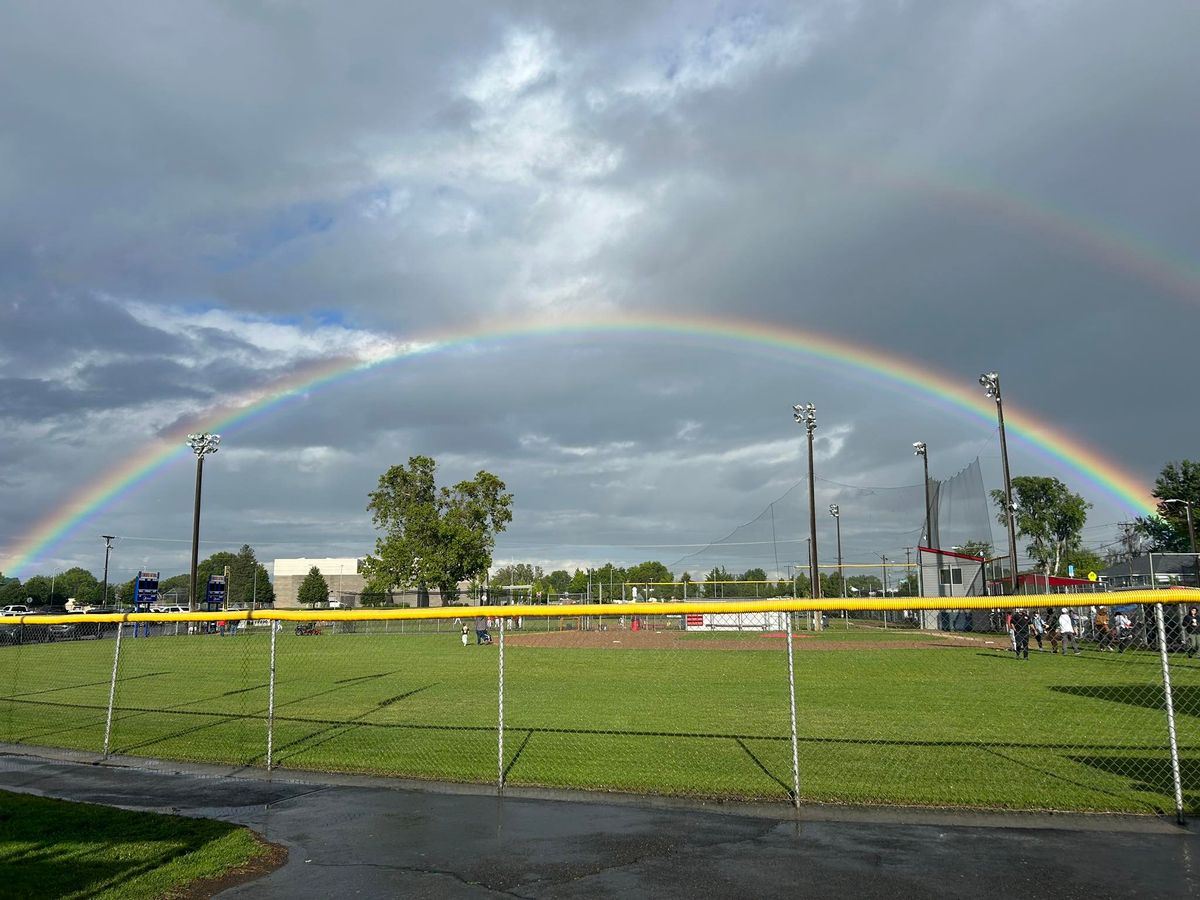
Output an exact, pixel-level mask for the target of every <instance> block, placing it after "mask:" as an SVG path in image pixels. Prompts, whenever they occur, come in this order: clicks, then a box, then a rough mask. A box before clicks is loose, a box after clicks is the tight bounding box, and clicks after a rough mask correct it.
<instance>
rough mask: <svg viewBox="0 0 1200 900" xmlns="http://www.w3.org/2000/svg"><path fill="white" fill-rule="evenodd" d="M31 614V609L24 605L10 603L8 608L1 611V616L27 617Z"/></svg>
mask: <svg viewBox="0 0 1200 900" xmlns="http://www.w3.org/2000/svg"><path fill="white" fill-rule="evenodd" d="M29 612H30V610H29V607H28V606H26V605H25V604H24V603H10V604H9V605H8V606H6V607H4V608H3V609H0V616H25V615H28V614H29Z"/></svg>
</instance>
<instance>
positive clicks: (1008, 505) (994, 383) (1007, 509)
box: [979, 372, 1017, 594]
mask: <svg viewBox="0 0 1200 900" xmlns="http://www.w3.org/2000/svg"><path fill="white" fill-rule="evenodd" d="M979 384H980V386H981V387H982V388H983V392H984V393H985V394H987V395H988V396H989V397H990V398H991V399H993V400H995V401H996V420H997V422H998V423H999V425H1000V461H1001V463H1002V464H1003V465H1004V515H1005V518H1007V519H1008V584H1009V593H1011V594H1016V593H1017V522H1016V517H1015V516H1014V515H1013V511H1014V510H1015V509H1016V507H1015V506H1014V505H1013V498H1012V477H1011V476H1010V475H1009V470H1008V441H1007V440H1006V439H1005V437H1004V401H1003V399H1002V398H1001V396H1000V376H999V374H997V373H996V372H985V373H983V374H982V375H980V376H979Z"/></svg>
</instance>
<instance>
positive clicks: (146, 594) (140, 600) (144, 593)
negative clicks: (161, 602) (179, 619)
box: [133, 572, 158, 612]
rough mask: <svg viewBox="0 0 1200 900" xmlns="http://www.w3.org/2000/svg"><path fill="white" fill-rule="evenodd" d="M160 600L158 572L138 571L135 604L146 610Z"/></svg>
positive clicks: (135, 606) (135, 585)
mask: <svg viewBox="0 0 1200 900" xmlns="http://www.w3.org/2000/svg"><path fill="white" fill-rule="evenodd" d="M157 602H158V573H157V572H138V573H137V579H136V580H135V581H134V583H133V606H134V609H136V610H138V611H139V612H145V611H146V610H148V609H150V607H151V606H153V605H154V604H155V603H157Z"/></svg>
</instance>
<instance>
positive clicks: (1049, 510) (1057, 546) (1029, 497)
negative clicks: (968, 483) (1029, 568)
mask: <svg viewBox="0 0 1200 900" xmlns="http://www.w3.org/2000/svg"><path fill="white" fill-rule="evenodd" d="M1012 488H1013V495H1014V502H1015V503H1016V506H1017V510H1016V514H1015V519H1016V523H1017V533H1018V534H1020V535H1022V536H1024V537H1026V538H1028V539H1029V544H1028V546H1027V547H1026V548H1025V552H1026V553H1028V554H1029V556H1030V558H1032V559H1033V560H1034V561H1036V562H1037V564H1038V565H1039V566H1040V567H1041V569H1042V571H1044V572H1045V573H1046V574H1047V575H1057V574H1058V573H1059V568H1060V567H1061V565H1062V560H1063V557H1064V556H1065V555H1066V554H1068V553H1071V552H1073V551H1075V550H1078V549H1079V547H1080V546H1081V544H1082V543H1083V526H1084V525H1085V524H1086V523H1087V511H1088V510H1089V509H1091V508H1092V504H1090V503H1088V502H1087V501H1086V500H1084V499H1083V497H1081V496H1080V495H1079V494H1075V493H1072V492H1071V490H1070V489H1069V488H1068V487H1067V486H1066V485H1065V484H1063V483H1062V482H1061V481H1059V480H1058V479H1057V478H1053V477H1049V476H1043V475H1018V476H1017V477H1016V478H1014V479H1013V480H1012ZM992 502H993V503H995V504H996V508H997V510H998V512H997V514H996V519H997V520H998V521H999V522H1000V524H1002V525H1007V524H1008V523H1007V516H1006V515H1005V512H1004V492H1003V491H1000V490H995V491H992Z"/></svg>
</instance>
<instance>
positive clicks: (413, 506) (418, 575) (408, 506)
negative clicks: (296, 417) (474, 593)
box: [363, 456, 513, 600]
mask: <svg viewBox="0 0 1200 900" xmlns="http://www.w3.org/2000/svg"><path fill="white" fill-rule="evenodd" d="M436 474H437V463H435V462H434V461H433V459H431V458H430V457H428V456H413V457H410V458H409V460H408V465H407V466H392V467H391V468H390V469H388V470H387V471H386V472H384V473H383V475H381V476H380V477H379V486H378V488H377V489H376V490H374V491H372V492H371V494H370V501H369V503H368V504H367V510H368V511H369V512H370V513H371V516H372V519H373V520H374V522H375V527H376V528H380V529H382V530H383V532H384V534H383V536H382V537H380V538H378V539H377V540H376V541H375V555H374V556H368V557H367V559H366V562H365V563H364V567H363V574H364V575H365V576H366V578H367V584H368V588H369V589H370V590H371V591H389V590H392V589H393V588H400V589H407V588H411V587H416V588H417V590H418V591H424V590H426V589H427V588H428V586H429V585H436V586H437V587H438V589H439V590H440V591H441V594H442V597H443V599H451V600H452V599H454V598H456V597H457V596H458V583H459V582H460V581H466V580H469V579H471V578H477V577H480V576H482V575H483V574H484V573H485V572H487V570H488V568H489V567H490V566H491V564H492V550H493V549H494V547H495V545H496V534H497V533H499V532H501V531H503V530H504V529H505V527H507V525H508V523H509V522H511V521H512V499H513V498H512V494H509V493H507V492H506V490H505V484H504V482H503V481H501V480H500V479H499V478H497V477H496V476H495V475H493V474H491V473H490V472H485V471H480V472H478V473H476V475H475V477H474V478H473V479H471V480H470V481H460V482H459V483H458V484H456V485H454V487H452V488H447V487H441V488H439V487H438V486H437V484H436V481H435V476H436Z"/></svg>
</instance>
